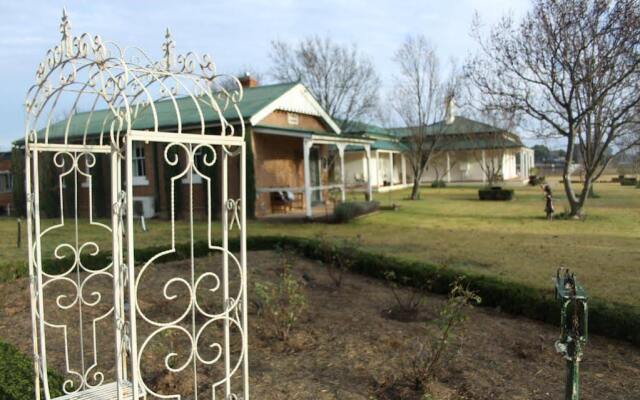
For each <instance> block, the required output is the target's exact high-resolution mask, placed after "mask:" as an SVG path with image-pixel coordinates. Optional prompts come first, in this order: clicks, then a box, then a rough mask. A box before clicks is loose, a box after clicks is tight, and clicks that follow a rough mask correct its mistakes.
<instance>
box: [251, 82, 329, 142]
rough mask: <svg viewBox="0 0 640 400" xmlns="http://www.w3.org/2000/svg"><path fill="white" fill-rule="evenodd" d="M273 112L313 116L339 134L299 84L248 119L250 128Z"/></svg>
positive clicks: (322, 110) (324, 113)
mask: <svg viewBox="0 0 640 400" xmlns="http://www.w3.org/2000/svg"><path fill="white" fill-rule="evenodd" d="M275 110H283V111H291V112H297V113H300V114H307V115H314V116H317V117H320V118H322V120H323V121H324V122H326V124H327V125H329V126H330V127H331V129H333V132H334V133H337V134H339V133H340V132H341V131H340V127H339V126H338V125H337V124H336V123H335V122H334V121H333V119H332V118H331V117H330V116H329V114H327V113H326V112H325V111H324V109H322V107H321V106H320V104H319V103H318V102H317V101H316V99H314V98H313V96H312V95H311V93H309V91H308V90H307V89H306V88H305V87H304V86H303V85H302V84H301V83H298V84H297V85H295V86H293V87H292V88H291V89H289V90H288V91H286V92H285V93H284V94H283V95H282V96H280V97H278V98H277V99H275V100H274V101H272V102H271V103H269V104H268V105H267V106H266V107H264V108H263V109H262V110H260V111H258V112H257V113H255V114H254V115H253V117H251V118H250V119H249V122H250V123H251V125H252V126H255V125H257V124H258V123H259V122H260V121H262V120H263V119H264V118H266V117H267V116H268V115H269V114H271V113H272V112H274V111H275Z"/></svg>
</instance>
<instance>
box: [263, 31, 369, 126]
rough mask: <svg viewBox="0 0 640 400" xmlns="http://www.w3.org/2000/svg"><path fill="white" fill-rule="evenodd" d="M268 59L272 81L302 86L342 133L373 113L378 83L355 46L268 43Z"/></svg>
mask: <svg viewBox="0 0 640 400" xmlns="http://www.w3.org/2000/svg"><path fill="white" fill-rule="evenodd" d="M270 58H271V60H272V62H273V66H272V68H271V75H272V76H273V78H274V79H276V80H277V81H280V82H289V81H300V82H302V83H303V84H304V85H305V86H306V87H307V88H308V89H309V91H310V92H311V94H312V95H313V96H314V97H315V98H316V99H317V100H318V102H319V103H320V105H321V106H322V107H323V108H324V109H325V110H326V111H327V113H328V114H329V115H330V116H331V117H332V118H334V119H336V122H337V123H338V124H339V125H340V127H341V128H342V129H348V127H349V126H350V125H351V124H352V123H353V122H356V121H358V120H360V119H366V118H368V117H370V116H371V115H372V114H373V113H374V112H375V111H376V108H377V104H378V91H379V87H380V79H379V78H378V75H377V74H376V71H375V68H374V66H373V63H372V62H371V61H370V60H369V58H367V57H365V56H364V55H362V54H361V53H360V52H359V51H358V48H357V47H356V46H355V45H351V46H343V45H340V44H338V43H335V42H333V41H332V40H331V39H330V38H321V37H319V36H312V37H308V38H306V39H303V40H301V41H300V42H298V43H297V44H295V45H292V44H290V43H287V42H283V41H279V40H276V41H272V42H271V53H270Z"/></svg>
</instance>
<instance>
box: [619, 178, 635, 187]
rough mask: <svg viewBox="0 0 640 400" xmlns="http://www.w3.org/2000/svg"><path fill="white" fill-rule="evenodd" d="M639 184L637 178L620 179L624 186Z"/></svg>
mask: <svg viewBox="0 0 640 400" xmlns="http://www.w3.org/2000/svg"><path fill="white" fill-rule="evenodd" d="M637 184H638V179H637V178H622V179H621V180H620V185H622V186H636V185H637Z"/></svg>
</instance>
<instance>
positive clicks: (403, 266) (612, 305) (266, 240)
mask: <svg viewBox="0 0 640 400" xmlns="http://www.w3.org/2000/svg"><path fill="white" fill-rule="evenodd" d="M285 244H286V245H288V246H290V247H292V248H295V249H296V250H297V251H298V252H299V253H300V254H302V255H304V256H306V257H308V258H311V259H315V260H323V259H326V257H328V256H327V255H326V254H323V253H322V251H321V248H320V246H318V241H317V240H315V239H308V238H296V237H288V236H262V237H261V236H258V237H250V238H248V243H247V246H248V248H250V249H252V250H271V249H273V248H274V247H276V246H278V245H285ZM335 251H337V252H341V251H342V250H341V249H336V250H335ZM349 255H350V256H351V257H352V260H353V265H352V271H353V272H357V273H361V274H364V275H368V276H371V277H373V278H378V279H387V277H386V276H385V272H387V271H393V272H394V273H395V275H396V279H398V283H403V284H407V285H410V286H412V287H416V288H419V289H423V290H429V291H431V292H433V293H439V294H447V293H449V290H450V285H451V284H452V283H453V282H455V281H456V280H457V279H458V278H459V277H460V276H464V278H465V282H466V283H467V284H468V287H469V290H472V291H474V292H475V293H477V294H478V295H479V296H480V297H482V305H484V306H487V307H493V308H499V309H500V310H501V311H503V312H506V313H509V314H513V315H520V316H524V317H527V318H531V319H535V320H538V321H542V322H545V323H549V324H553V325H556V326H558V325H559V323H560V307H559V305H558V303H557V302H556V300H555V298H554V296H553V290H552V289H551V287H549V289H540V288H534V287H530V286H527V285H525V284H522V283H518V282H512V281H505V280H504V279H503V278H500V277H492V276H486V275H479V274H473V273H465V274H462V273H459V272H455V271H453V270H450V269H445V268H441V267H438V266H436V265H434V264H429V263H424V262H418V261H407V260H402V259H398V258H395V257H391V256H387V255H383V254H375V253H370V252H365V251H362V250H357V251H352V252H351V253H350V254H349ZM427 283H428V285H427ZM550 286H551V285H550ZM587 290H588V288H587ZM589 331H590V332H591V333H594V334H600V335H605V336H608V337H611V338H616V339H622V340H627V341H629V342H631V343H634V344H636V345H640V310H638V308H637V307H634V306H631V305H627V304H620V303H616V302H612V301H607V302H605V301H602V300H599V299H590V300H589Z"/></svg>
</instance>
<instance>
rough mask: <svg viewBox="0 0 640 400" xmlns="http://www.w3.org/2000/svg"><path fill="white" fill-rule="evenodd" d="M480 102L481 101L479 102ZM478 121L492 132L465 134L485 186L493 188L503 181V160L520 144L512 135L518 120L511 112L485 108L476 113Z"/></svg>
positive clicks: (518, 139)
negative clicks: (491, 129) (487, 126)
mask: <svg viewBox="0 0 640 400" xmlns="http://www.w3.org/2000/svg"><path fill="white" fill-rule="evenodd" d="M480 102H481V100H480ZM477 118H478V119H479V120H481V121H483V122H484V123H486V124H488V125H490V126H492V127H495V128H496V130H495V131H493V132H486V133H481V134H478V133H469V134H465V135H464V136H465V137H464V140H465V141H466V142H467V143H468V144H469V146H468V147H469V148H470V149H471V154H472V155H473V158H474V159H475V160H476V162H477V163H478V165H479V166H480V169H481V170H482V174H483V175H484V179H485V181H486V183H487V186H489V187H491V186H494V185H495V184H496V183H497V182H500V181H502V180H503V179H504V169H503V167H504V159H505V156H506V155H507V152H508V149H509V148H511V147H512V145H513V144H520V138H519V137H518V136H517V135H515V134H514V133H513V131H514V130H515V128H516V126H518V123H519V119H518V116H517V114H516V113H515V112H513V110H504V109H501V110H491V109H488V108H485V109H483V110H481V111H480V112H479V113H478V117H477Z"/></svg>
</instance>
